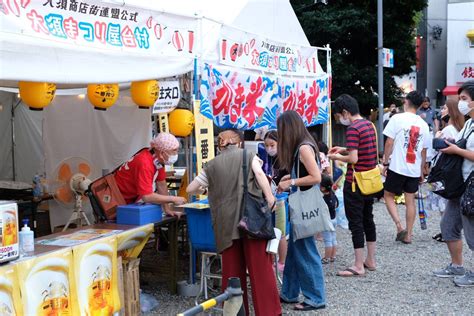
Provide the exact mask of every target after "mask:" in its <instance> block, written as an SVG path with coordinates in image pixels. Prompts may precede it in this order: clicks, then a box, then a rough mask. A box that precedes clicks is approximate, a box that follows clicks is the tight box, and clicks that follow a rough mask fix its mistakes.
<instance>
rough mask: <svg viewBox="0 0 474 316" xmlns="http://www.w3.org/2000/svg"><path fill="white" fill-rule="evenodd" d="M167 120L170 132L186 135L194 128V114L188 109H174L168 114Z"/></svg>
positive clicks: (180, 135)
mask: <svg viewBox="0 0 474 316" xmlns="http://www.w3.org/2000/svg"><path fill="white" fill-rule="evenodd" d="M168 122H169V127H170V132H171V134H173V135H174V136H178V137H187V136H189V135H190V134H191V132H192V131H193V128H194V115H193V112H191V111H189V110H184V109H176V110H174V111H172V112H171V113H170V114H169V117H168Z"/></svg>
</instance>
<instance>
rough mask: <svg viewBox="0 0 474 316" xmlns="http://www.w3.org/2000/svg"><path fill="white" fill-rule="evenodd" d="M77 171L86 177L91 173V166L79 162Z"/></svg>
mask: <svg viewBox="0 0 474 316" xmlns="http://www.w3.org/2000/svg"><path fill="white" fill-rule="evenodd" d="M79 172H80V173H82V174H83V175H84V176H86V177H87V176H88V175H89V174H90V173H91V167H90V166H89V165H88V164H86V163H83V162H81V163H80V164H79Z"/></svg>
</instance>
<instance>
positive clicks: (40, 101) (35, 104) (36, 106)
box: [18, 81, 56, 111]
mask: <svg viewBox="0 0 474 316" xmlns="http://www.w3.org/2000/svg"><path fill="white" fill-rule="evenodd" d="M18 88H19V90H20V98H21V100H22V101H23V102H24V103H25V104H26V105H28V107H29V108H30V110H34V111H42V110H43V108H45V107H47V106H48V105H49V104H50V103H51V101H53V99H54V95H55V93H56V85H55V84H54V83H47V82H31V81H20V82H19V83H18Z"/></svg>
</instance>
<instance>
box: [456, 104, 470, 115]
mask: <svg viewBox="0 0 474 316" xmlns="http://www.w3.org/2000/svg"><path fill="white" fill-rule="evenodd" d="M458 109H459V112H461V114H462V115H468V114H469V112H471V111H472V109H471V108H470V107H469V102H467V101H465V100H460V101H459V102H458Z"/></svg>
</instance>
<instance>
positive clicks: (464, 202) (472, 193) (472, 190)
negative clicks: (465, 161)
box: [461, 171, 474, 218]
mask: <svg viewBox="0 0 474 316" xmlns="http://www.w3.org/2000/svg"><path fill="white" fill-rule="evenodd" d="M461 212H462V215H464V216H467V217H470V218H474V171H473V172H471V174H470V175H469V178H468V179H467V181H466V190H465V191H464V193H463V195H462V197H461Z"/></svg>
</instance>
